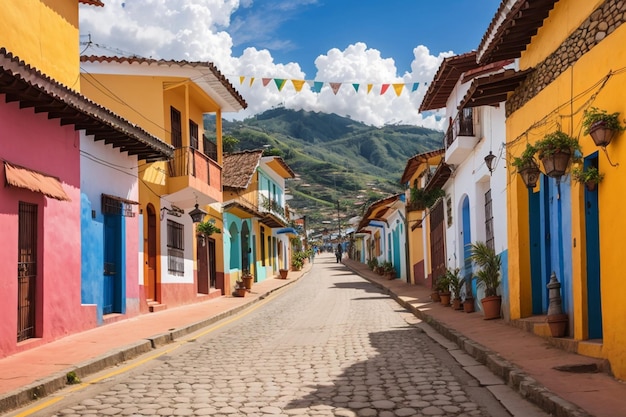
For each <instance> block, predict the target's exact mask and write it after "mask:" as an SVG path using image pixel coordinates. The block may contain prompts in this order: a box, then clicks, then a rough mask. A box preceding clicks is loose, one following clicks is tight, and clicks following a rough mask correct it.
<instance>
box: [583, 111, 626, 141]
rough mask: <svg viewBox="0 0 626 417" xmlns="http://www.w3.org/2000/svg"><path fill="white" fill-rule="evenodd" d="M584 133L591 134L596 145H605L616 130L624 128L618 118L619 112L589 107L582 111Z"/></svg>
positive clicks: (621, 130) (619, 130)
mask: <svg viewBox="0 0 626 417" xmlns="http://www.w3.org/2000/svg"><path fill="white" fill-rule="evenodd" d="M582 124H583V127H584V134H585V135H589V136H591V139H593V143H595V144H596V146H601V147H605V146H607V145H608V144H609V143H611V140H612V139H613V136H614V135H615V133H616V132H623V131H624V130H625V129H626V128H625V127H624V126H622V123H621V122H620V120H619V113H618V112H615V113H609V112H607V111H606V110H602V109H598V108H597V107H591V108H589V109H587V110H585V112H584V113H583V122H582Z"/></svg>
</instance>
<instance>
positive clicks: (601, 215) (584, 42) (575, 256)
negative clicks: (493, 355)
mask: <svg viewBox="0 0 626 417" xmlns="http://www.w3.org/2000/svg"><path fill="white" fill-rule="evenodd" d="M625 12H626V4H625V3H624V2H623V1H617V0H606V1H602V0H594V1H584V0H561V1H546V2H540V3H538V4H533V3H532V2H524V1H503V2H502V5H501V6H500V8H499V10H498V11H497V13H496V15H495V16H494V18H493V20H492V23H491V24H490V26H489V28H488V30H487V32H486V33H485V35H484V37H483V40H482V42H481V44H480V46H479V49H478V51H477V59H478V62H479V63H480V64H483V65H486V64H489V63H492V62H496V61H499V60H502V59H513V58H515V59H517V65H518V67H519V69H520V70H521V71H528V72H529V75H528V77H527V78H526V79H525V80H524V82H523V83H522V84H521V85H520V86H519V87H518V88H517V89H515V91H514V92H513V93H512V94H511V95H510V96H509V97H508V98H507V102H506V147H507V161H509V163H508V164H507V165H508V175H507V178H508V182H509V184H508V189H507V198H508V205H507V214H508V218H509V230H508V232H509V233H508V236H509V238H508V240H509V268H508V275H509V298H510V302H511V305H510V314H511V318H512V319H521V318H525V317H529V316H532V315H542V314H546V312H547V310H548V305H549V295H548V290H547V289H546V285H547V283H548V280H549V279H550V276H551V274H552V273H554V274H555V275H556V277H557V278H558V280H559V282H560V284H561V288H560V295H561V298H562V306H563V309H564V312H565V313H566V314H567V316H568V318H569V329H568V330H569V331H568V335H569V337H571V338H572V340H573V341H574V343H572V347H573V348H575V349H576V350H577V351H578V352H579V353H582V354H585V355H590V356H596V357H601V358H606V359H608V361H609V363H610V364H611V370H612V372H613V373H614V375H615V376H616V377H617V378H620V379H623V378H624V377H625V376H626V350H625V349H624V346H626V331H625V330H626V329H625V328H624V320H623V317H624V315H625V314H626V306H625V305H624V303H623V302H621V299H620V295H621V293H622V289H624V288H625V287H626V284H625V283H624V280H623V276H622V275H623V274H622V273H621V272H620V271H621V267H620V265H621V264H620V261H621V259H622V258H623V257H624V251H623V250H622V243H621V239H622V237H621V234H620V233H619V230H622V229H624V228H626V219H625V218H624V216H622V215H621V210H622V204H620V202H621V192H622V184H623V183H624V181H625V180H626V177H625V175H626V174H624V173H622V172H621V171H620V168H619V165H620V164H622V163H624V161H623V158H624V156H625V155H626V153H625V149H626V148H625V146H626V145H625V144H624V142H623V140H624V135H623V134H618V135H617V136H616V137H614V138H613V140H612V141H611V142H610V144H609V145H608V146H604V147H598V146H596V145H595V144H594V142H593V141H592V139H591V138H590V137H589V136H588V135H585V134H584V133H583V128H582V119H583V115H584V112H585V111H586V110H588V109H590V108H591V107H597V108H600V109H603V110H605V111H607V112H608V113H614V112H617V113H619V114H620V119H622V120H623V119H624V116H625V115H626V103H625V102H624V100H623V98H622V97H621V95H622V92H623V90H624V87H625V86H626V75H625V73H624V71H623V70H622V69H621V68H622V67H623V63H624V62H626V59H625V58H626V50H624V48H623V45H624V42H625V41H626V25H624V26H622V24H623V23H624V21H625V19H626V13H625ZM555 131H561V132H565V133H566V134H568V135H570V136H572V137H574V138H576V139H577V140H578V142H579V144H580V147H581V152H580V153H581V155H580V158H581V161H580V162H579V164H580V166H581V167H585V168H586V167H589V166H595V167H598V169H599V170H600V172H601V173H603V174H604V180H603V181H602V182H601V183H600V184H599V186H598V187H597V188H596V190H595V191H589V190H587V189H586V188H585V187H584V186H583V185H582V184H579V183H578V182H576V181H573V180H572V178H571V175H570V174H569V171H568V172H566V174H565V175H563V176H561V177H559V178H558V179H557V178H552V177H549V176H547V175H544V174H543V173H542V174H541V176H540V178H539V181H538V182H537V184H536V186H534V187H531V188H528V187H527V186H526V184H525V183H524V182H523V181H522V177H521V175H518V174H517V173H516V171H515V168H514V167H512V166H511V164H510V161H512V159H513V158H514V157H518V156H520V155H521V153H522V152H523V151H524V150H525V148H526V146H527V145H531V146H532V145H534V144H536V143H537V142H538V141H539V140H542V139H543V138H544V136H545V135H547V134H549V133H551V132H555ZM574 163H576V162H574ZM542 170H543V172H544V173H545V172H546V171H545V167H543V166H542ZM536 327H539V326H536ZM537 330H538V329H537Z"/></svg>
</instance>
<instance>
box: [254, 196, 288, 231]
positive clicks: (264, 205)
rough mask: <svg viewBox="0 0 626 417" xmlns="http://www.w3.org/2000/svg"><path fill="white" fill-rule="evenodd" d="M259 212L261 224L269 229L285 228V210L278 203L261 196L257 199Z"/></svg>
mask: <svg viewBox="0 0 626 417" xmlns="http://www.w3.org/2000/svg"><path fill="white" fill-rule="evenodd" d="M259 211H260V212H261V214H263V218H262V219H261V222H262V223H264V224H266V225H267V226H269V227H272V228H275V227H285V225H286V224H287V218H286V217H285V208H284V207H283V206H281V205H280V203H279V202H278V201H275V200H271V199H269V198H267V197H265V196H264V195H261V196H260V197H259Z"/></svg>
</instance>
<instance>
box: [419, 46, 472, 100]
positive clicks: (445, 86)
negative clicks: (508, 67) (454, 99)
mask: <svg viewBox="0 0 626 417" xmlns="http://www.w3.org/2000/svg"><path fill="white" fill-rule="evenodd" d="M476 67H478V64H477V63H476V52H475V51H472V52H468V53H465V54H462V55H455V56H451V57H448V58H445V59H444V60H443V61H442V62H441V65H439V69H438V70H437V73H436V74H435V77H434V78H433V81H432V82H431V83H430V86H429V87H428V90H427V91H426V94H425V95H424V99H423V100H422V104H421V105H420V108H419V111H420V112H423V111H425V110H437V109H442V108H444V107H446V103H447V101H448V98H449V97H450V94H452V91H453V90H454V87H455V86H456V83H457V82H458V81H459V79H460V78H461V75H462V74H463V73H464V72H466V71H469V70H471V69H473V68H476Z"/></svg>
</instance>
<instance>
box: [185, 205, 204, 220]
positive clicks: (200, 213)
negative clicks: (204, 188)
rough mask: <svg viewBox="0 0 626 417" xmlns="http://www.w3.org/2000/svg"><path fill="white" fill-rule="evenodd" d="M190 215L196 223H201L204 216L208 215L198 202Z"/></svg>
mask: <svg viewBox="0 0 626 417" xmlns="http://www.w3.org/2000/svg"><path fill="white" fill-rule="evenodd" d="M189 215H190V216H191V221H193V222H194V223H200V222H201V221H202V219H204V216H205V215H206V211H204V210H202V209H201V208H199V207H198V203H196V208H194V209H193V210H191V211H190V212H189Z"/></svg>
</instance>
